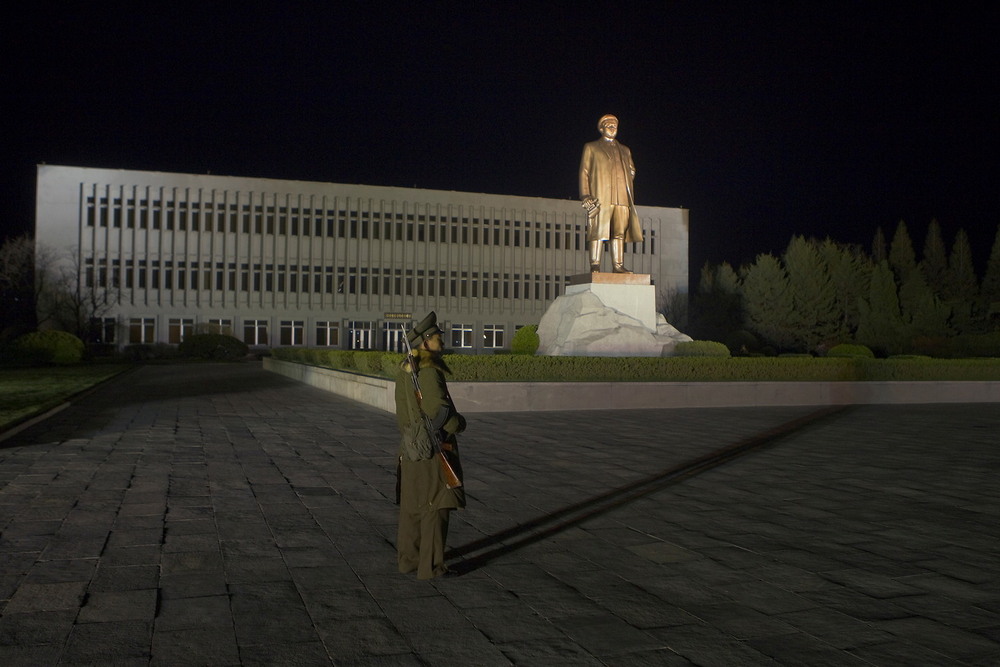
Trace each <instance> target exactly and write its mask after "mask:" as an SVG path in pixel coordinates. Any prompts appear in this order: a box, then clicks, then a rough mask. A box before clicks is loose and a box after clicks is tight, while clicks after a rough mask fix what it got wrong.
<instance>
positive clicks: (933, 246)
mask: <svg viewBox="0 0 1000 667" xmlns="http://www.w3.org/2000/svg"><path fill="white" fill-rule="evenodd" d="M920 272H921V273H923V275H924V281H925V282H926V283H927V286H928V287H929V288H930V290H931V292H932V293H933V294H934V295H935V296H937V297H938V298H941V297H942V296H943V295H944V292H945V284H946V283H947V281H948V278H947V276H948V251H947V249H946V248H945V246H944V239H943V238H942V236H941V225H940V224H939V223H938V221H937V220H936V219H935V220H931V224H930V225H929V226H928V227H927V238H926V239H925V240H924V252H923V257H922V258H921V260H920Z"/></svg>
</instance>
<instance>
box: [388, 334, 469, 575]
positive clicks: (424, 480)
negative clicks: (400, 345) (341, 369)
mask: <svg viewBox="0 0 1000 667" xmlns="http://www.w3.org/2000/svg"><path fill="white" fill-rule="evenodd" d="M416 358H417V359H418V365H419V371H418V379H419V381H420V391H421V395H422V400H421V402H420V407H418V405H417V399H416V396H415V394H414V390H413V381H412V379H411V377H410V372H409V369H408V367H406V365H405V364H404V365H403V366H401V367H400V369H399V371H398V372H397V377H396V421H397V423H398V425H399V430H400V433H401V434H406V433H410V432H412V424H414V423H415V422H418V421H419V420H422V419H423V416H422V415H421V413H420V409H421V408H423V412H424V413H426V414H427V415H428V416H429V417H430V418H431V420H432V421H433V426H434V427H435V428H439V429H441V431H443V433H444V445H443V447H444V449H446V450H449V448H450V451H446V455H447V456H448V461H449V462H450V463H451V465H452V467H453V468H454V469H455V472H456V473H457V474H458V477H459V479H462V467H461V464H460V463H459V458H458V439H457V438H456V437H455V434H456V433H460V432H461V431H463V430H464V429H465V419H464V418H463V417H462V416H461V415H460V414H458V412H457V411H456V410H455V404H454V403H453V402H452V400H451V396H450V395H449V394H448V385H447V383H446V382H445V378H444V374H445V372H448V368H447V366H445V364H444V361H442V360H441V357H440V355H434V354H431V353H430V352H427V351H426V350H417V351H416ZM400 449H401V451H400V454H399V474H400V480H399V532H398V534H397V539H396V551H397V558H398V561H399V571H400V572H413V571H416V573H417V578H418V579H431V578H433V577H436V576H439V575H442V574H444V573H445V572H447V567H445V564H444V549H445V541H446V539H447V537H448V516H449V513H450V512H451V510H453V509H461V508H463V507H465V491H464V489H463V487H459V488H456V489H449V488H448V486H447V485H446V484H445V482H444V479H443V477H442V475H441V463H440V461H438V459H437V456H432V457H431V458H427V459H423V460H419V461H410V460H408V459H407V457H406V456H403V452H402V446H401V448H400Z"/></svg>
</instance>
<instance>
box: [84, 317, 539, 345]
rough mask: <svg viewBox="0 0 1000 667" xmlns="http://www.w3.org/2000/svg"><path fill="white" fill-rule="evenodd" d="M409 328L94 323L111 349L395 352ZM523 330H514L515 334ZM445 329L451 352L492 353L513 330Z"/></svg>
mask: <svg viewBox="0 0 1000 667" xmlns="http://www.w3.org/2000/svg"><path fill="white" fill-rule="evenodd" d="M164 324H165V325H166V328H165V330H164V329H163V327H164ZM275 324H277V327H275V326H274V325H275ZM411 326H412V320H410V319H383V320H344V321H333V320H309V321H307V320H295V319H288V320H285V319H277V318H241V319H239V320H234V318H227V317H219V318H208V319H205V320H202V321H196V320H195V318H193V317H168V318H158V317H152V316H151V317H142V316H140V317H102V318H95V319H94V320H93V321H92V331H93V332H94V340H95V342H97V343H102V344H107V345H152V344H155V343H169V344H172V345H177V344H179V343H181V342H182V341H183V340H184V339H185V338H186V337H187V336H190V335H192V334H195V333H222V334H226V335H230V336H235V337H236V338H239V339H241V340H242V341H243V342H245V343H246V344H247V345H250V346H273V345H281V346H287V345H302V346H315V347H332V348H346V349H351V350H394V351H397V352H399V351H402V350H403V346H404V345H403V332H404V331H405V329H408V328H409V327H411ZM520 326H521V325H516V326H514V327H513V328H512V330H516V329H519V328H520ZM443 328H444V330H445V343H446V345H448V346H449V347H451V348H454V349H458V350H462V349H467V350H473V349H483V350H491V349H502V348H503V347H504V345H505V344H506V343H507V336H506V334H507V331H508V328H509V327H508V325H505V324H482V325H477V324H475V323H460V322H450V323H444V325H443ZM164 334H165V335H164ZM477 334H478V343H479V344H478V345H477V344H476V343H477Z"/></svg>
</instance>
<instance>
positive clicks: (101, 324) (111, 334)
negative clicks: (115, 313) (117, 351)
mask: <svg viewBox="0 0 1000 667" xmlns="http://www.w3.org/2000/svg"><path fill="white" fill-rule="evenodd" d="M117 329H118V320H117V319H115V318H114V317H92V318H91V319H90V331H91V333H92V334H93V336H94V341H95V342H97V343H114V342H115V341H116V336H115V332H116V331H117Z"/></svg>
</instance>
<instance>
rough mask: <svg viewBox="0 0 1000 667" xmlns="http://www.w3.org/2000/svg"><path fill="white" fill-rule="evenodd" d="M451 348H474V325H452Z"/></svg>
mask: <svg viewBox="0 0 1000 667" xmlns="http://www.w3.org/2000/svg"><path fill="white" fill-rule="evenodd" d="M451 347H462V348H470V347H472V325H471V324H452V325H451Z"/></svg>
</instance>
